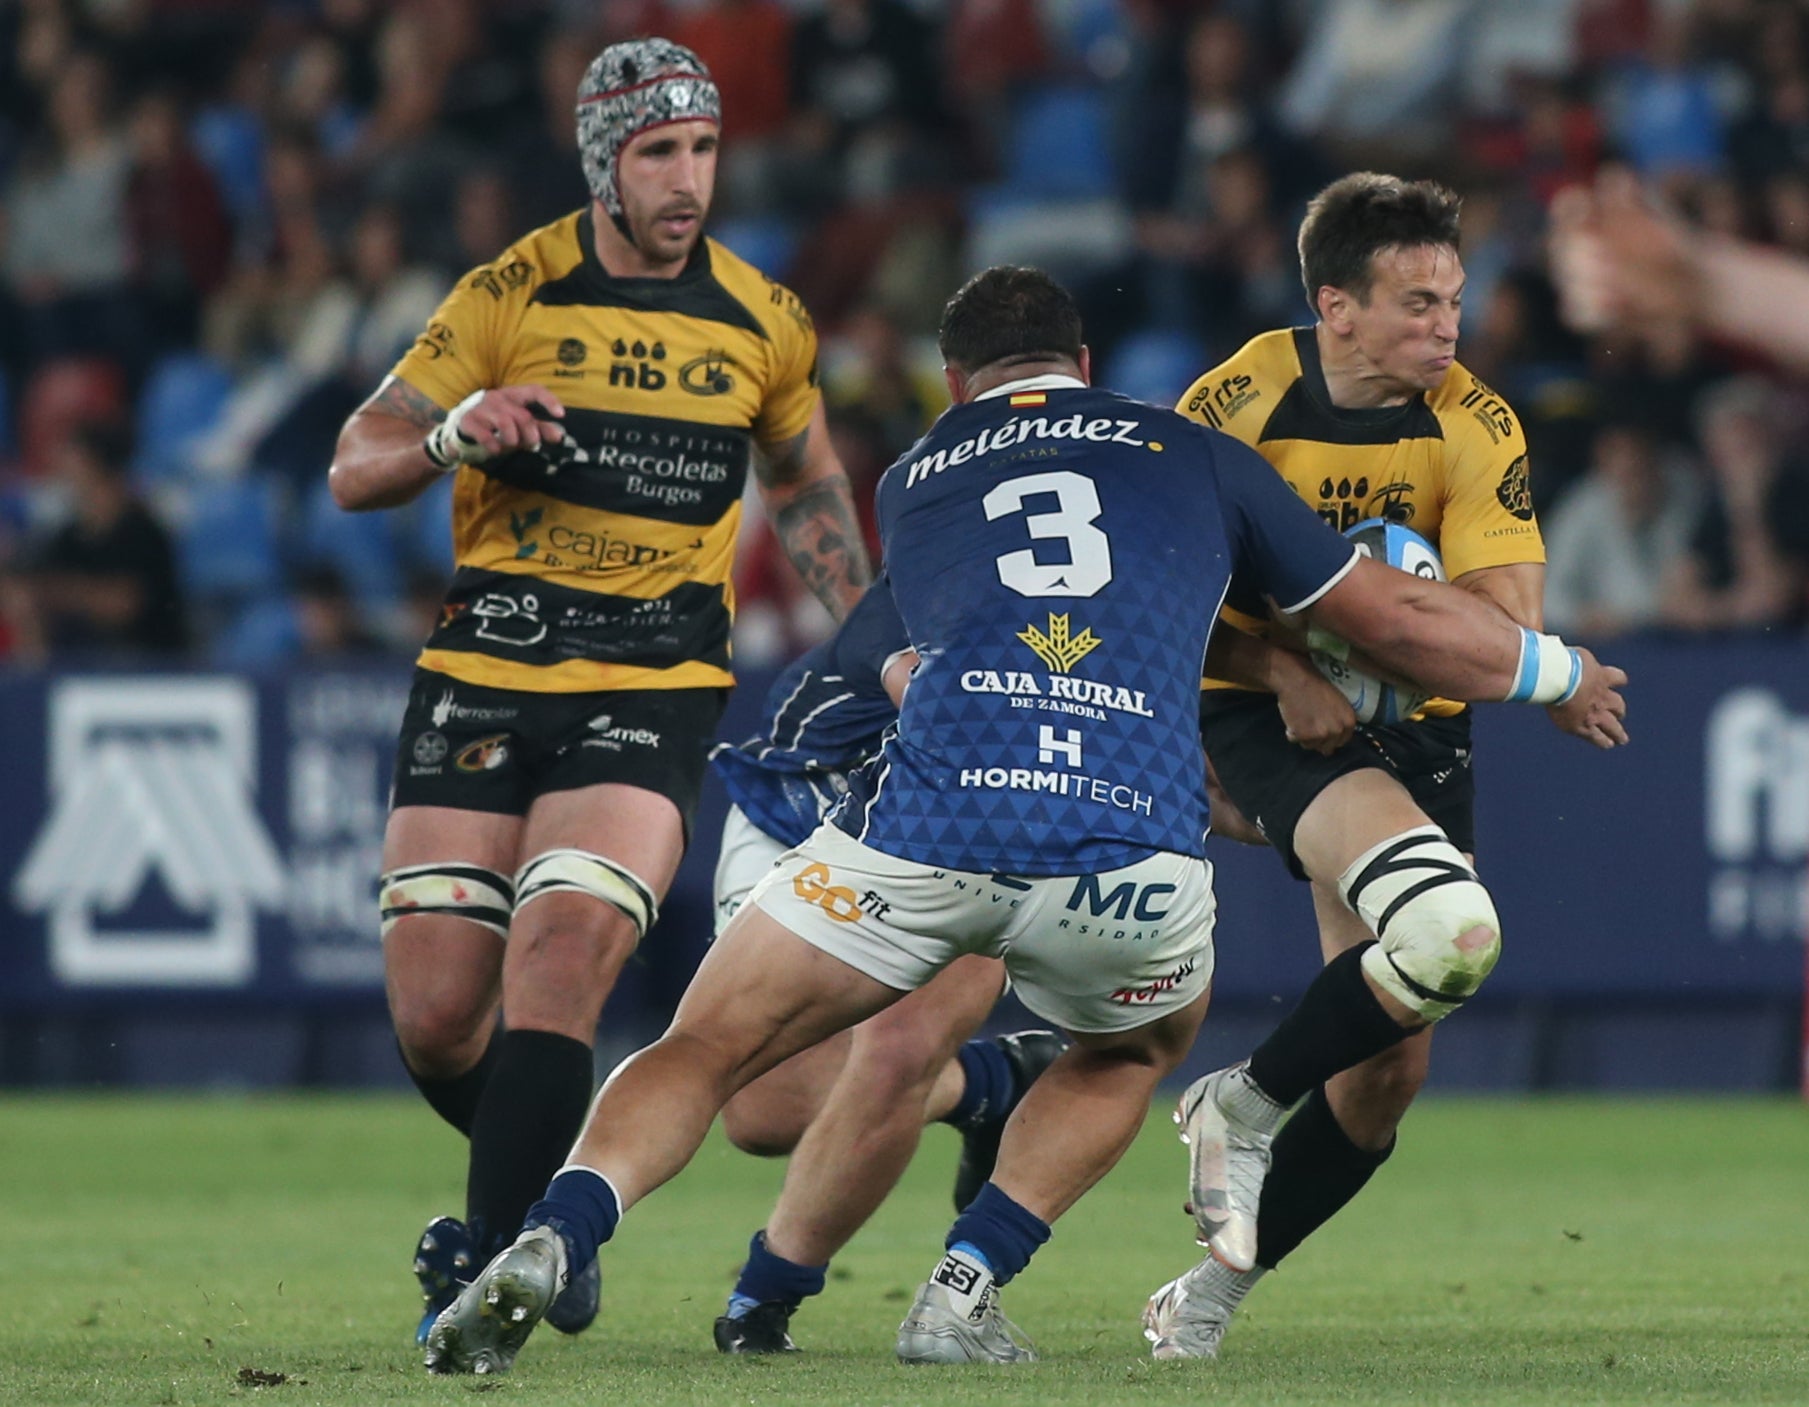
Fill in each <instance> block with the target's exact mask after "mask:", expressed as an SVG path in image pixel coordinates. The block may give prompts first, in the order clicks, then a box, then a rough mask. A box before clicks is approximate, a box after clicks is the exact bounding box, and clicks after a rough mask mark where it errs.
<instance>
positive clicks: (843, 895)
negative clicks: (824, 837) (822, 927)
mask: <svg viewBox="0 0 1809 1407" xmlns="http://www.w3.org/2000/svg"><path fill="white" fill-rule="evenodd" d="M791 892H792V893H793V894H796V895H797V896H798V897H799V898H800V899H802V900H803V901H804V902H805V903H806V904H815V905H816V906H817V907H818V908H819V909H821V910H822V911H823V912H824V913H826V914H828V915H829V917H830V918H832V919H834V920H835V921H836V922H837V923H853V922H854V921H855V920H856V919H858V918H860V917H861V903H860V899H859V897H858V896H857V895H856V894H855V892H854V891H853V890H852V889H850V888H849V887H848V886H847V885H845V884H831V883H830V882H829V866H827V865H824V864H821V863H816V864H809V865H806V866H805V867H804V868H803V869H801V870H800V871H798V873H797V876H796V877H795V878H794V879H793V880H792V882H791Z"/></svg>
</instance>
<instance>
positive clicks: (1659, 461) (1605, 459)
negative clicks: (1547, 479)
mask: <svg viewBox="0 0 1809 1407" xmlns="http://www.w3.org/2000/svg"><path fill="white" fill-rule="evenodd" d="M1678 459H1679V457H1678V456H1677V455H1675V454H1670V455H1664V454H1661V453H1660V452H1659V448H1658V446H1657V445H1656V444H1655V443H1654V442H1653V439H1652V436H1651V435H1650V434H1649V433H1648V432H1647V430H1646V428H1645V426H1644V425H1643V424H1642V423H1641V422H1640V421H1639V420H1638V419H1637V418H1633V417H1625V416H1621V417H1609V418H1606V419H1604V421H1603V422H1602V424H1601V425H1600V427H1599V429H1598V430H1597V432H1596V437H1595V444H1594V449H1593V452H1592V453H1591V455H1590V462H1589V468H1588V471H1587V473H1585V474H1584V476H1583V477H1582V478H1581V479H1580V480H1578V481H1577V483H1576V484H1575V485H1574V486H1572V487H1571V489H1570V490H1569V491H1568V492H1566V493H1565V494H1564V496H1563V497H1562V498H1561V499H1560V500H1559V502H1558V505H1557V507H1556V508H1554V509H1553V510H1552V511H1551V512H1550V513H1549V514H1547V515H1545V518H1544V528H1545V624H1546V628H1547V629H1550V630H1556V631H1559V632H1561V633H1563V634H1564V635H1566V636H1569V637H1571V638H1579V637H1580V638H1581V639H1584V640H1606V639H1609V638H1611V637H1613V636H1616V635H1622V634H1625V633H1627V632H1628V631H1635V630H1645V629H1648V628H1650V627H1652V626H1655V625H1658V624H1660V623H1662V620H1663V616H1664V601H1665V583H1666V582H1668V581H1670V580H1673V579H1674V578H1675V577H1676V576H1677V574H1678V572H1679V571H1680V570H1681V567H1682V563H1683V562H1684V559H1685V558H1686V557H1687V555H1688V553H1689V548H1690V541H1691V538H1692V536H1693V535H1694V533H1695V530H1696V523H1697V519H1698V517H1699V515H1700V512H1701V501H1702V493H1701V487H1700V484H1699V483H1698V481H1697V479H1696V478H1695V476H1694V475H1692V474H1691V473H1690V471H1689V468H1688V467H1687V466H1686V465H1685V464H1682V463H1679V462H1678Z"/></svg>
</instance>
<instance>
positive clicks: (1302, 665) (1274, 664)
mask: <svg viewBox="0 0 1809 1407" xmlns="http://www.w3.org/2000/svg"><path fill="white" fill-rule="evenodd" d="M1206 674H1207V676H1208V677H1209V678H1212V679H1223V680H1225V681H1227V682H1228V683H1232V684H1242V685H1243V686H1244V687H1245V688H1249V689H1262V690H1264V691H1265V692H1268V693H1272V694H1274V695H1275V700H1276V703H1277V704H1278V705H1279V706H1280V708H1281V720H1282V722H1283V724H1285V725H1286V727H1287V731H1288V739H1289V741H1291V742H1295V743H1298V744H1300V746H1301V747H1304V748H1309V749H1311V750H1312V751H1313V752H1320V753H1325V754H1327V755H1328V756H1329V755H1330V754H1331V753H1333V752H1336V751H1337V750H1338V749H1339V748H1341V747H1343V746H1344V744H1346V743H1347V742H1349V741H1350V737H1351V734H1352V733H1353V732H1354V731H1355V730H1356V726H1357V715H1356V714H1355V713H1353V712H1352V711H1351V706H1350V701H1349V700H1348V699H1346V698H1345V697H1344V695H1343V694H1341V693H1339V692H1338V689H1337V687H1336V686H1335V685H1333V684H1332V683H1331V681H1330V680H1328V679H1327V678H1326V677H1325V676H1324V675H1323V674H1321V673H1320V672H1319V671H1318V670H1317V669H1315V668H1314V667H1313V664H1312V661H1311V660H1309V659H1308V658H1307V657H1306V656H1305V655H1304V654H1302V653H1300V652H1299V651H1298V650H1292V649H1289V648H1288V647H1287V646H1286V645H1279V644H1277V643H1275V642H1274V641H1273V640H1264V639H1261V638H1260V637H1258V636H1255V635H1246V634H1245V633H1244V632H1243V631H1241V630H1232V629H1230V628H1228V627H1226V626H1224V625H1220V626H1219V627H1218V628H1217V629H1215V630H1214V631H1213V632H1212V642H1211V643H1210V644H1209V645H1208V646H1207V647H1206Z"/></svg>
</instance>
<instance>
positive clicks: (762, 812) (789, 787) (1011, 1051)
mask: <svg viewBox="0 0 1809 1407" xmlns="http://www.w3.org/2000/svg"><path fill="white" fill-rule="evenodd" d="M909 648H910V641H909V640H908V639H907V638H906V636H905V629H904V622H903V621H902V620H900V619H899V616H898V610H897V608H896V607H895V606H894V605H893V603H892V594H891V592H890V591H889V590H887V589H884V588H883V587H882V588H880V589H877V590H873V591H869V592H868V593H867V594H866V595H865V596H864V597H862V598H861V600H860V602H859V603H858V604H857V605H856V606H855V607H854V609H853V610H852V611H850V612H849V613H848V619H847V620H845V621H844V622H843V623H842V625H841V628H840V629H838V630H837V631H836V633H835V634H834V635H833V636H831V637H830V638H829V639H828V640H826V641H824V642H823V643H822V644H821V645H818V646H817V647H816V648H815V649H812V650H810V651H809V652H807V653H806V654H805V655H803V656H802V657H801V658H799V659H798V660H796V661H795V662H794V663H793V664H792V665H791V666H790V667H789V668H787V669H786V670H784V671H783V672H782V673H781V674H780V675H779V677H778V678H777V679H775V680H774V681H773V683H772V686H771V687H770V688H769V689H768V690H767V693H766V699H765V702H764V705H763V707H762V709H761V716H760V724H759V727H758V729H757V731H756V732H755V734H754V735H753V736H752V737H750V738H748V739H747V740H746V741H744V742H741V743H737V744H735V745H733V746H730V745H727V744H724V745H723V746H721V747H718V748H717V749H716V751H715V753H714V754H713V755H712V756H711V763H712V765H713V766H714V767H715V768H716V771H717V775H718V776H719V777H720V778H721V780H722V783H723V786H724V787H725V789H726V790H727V791H728V794H729V799H730V801H731V803H732V805H731V806H730V808H729V814H728V817H727V819H726V820H725V821H724V822H723V828H722V847H721V850H720V852H719V855H718V859H717V862H716V928H717V932H718V933H721V932H722V930H723V929H724V928H726V927H727V925H728V923H729V921H730V920H731V919H732V918H733V917H734V916H735V913H736V912H737V911H738V910H739V909H740V907H741V905H742V903H743V902H744V901H745V900H746V899H747V897H748V895H749V893H750V892H752V890H753V889H754V887H755V885H757V884H758V883H759V882H760V880H761V879H763V878H765V876H766V872H767V871H768V870H770V869H771V868H772V867H773V865H774V863H775V862H776V861H777V860H778V859H779V858H780V857H781V856H782V855H784V853H785V852H786V851H787V850H790V849H791V848H792V847H793V846H795V845H799V844H802V843H803V841H804V840H805V838H806V837H808V836H809V835H810V833H811V832H812V831H813V830H815V829H816V828H817V825H818V823H819V822H821V821H822V819H823V817H824V816H825V815H826V814H827V813H828V812H829V811H830V810H831V809H832V808H833V807H834V806H835V804H836V803H837V802H838V801H840V800H841V797H842V794H843V793H844V792H845V791H847V789H848V782H847V774H848V773H849V772H851V771H852V770H854V769H855V768H856V767H858V766H860V765H861V763H863V762H865V761H866V760H867V759H868V758H869V757H871V756H873V754H875V753H876V752H878V751H879V748H880V743H881V741H882V739H883V738H884V735H885V731H886V729H887V728H889V727H891V726H892V724H893V723H894V722H895V721H896V720H897V718H898V705H897V704H896V703H894V702H893V700H892V697H891V695H890V694H888V693H887V692H886V687H885V680H884V674H885V669H886V666H887V665H888V664H889V663H891V662H892V661H893V660H895V659H897V658H898V657H899V656H900V655H902V654H903V653H904V652H905V651H907V650H908V649H909ZM1004 980H1005V965H1004V964H1003V963H1002V962H1001V961H1000V960H999V959H997V958H992V957H984V956H981V955H980V954H977V953H975V954H969V955H967V956H965V957H961V958H957V959H956V960H955V961H954V962H952V963H950V964H949V965H948V967H946V968H944V969H943V970H942V971H941V972H939V973H938V974H937V975H936V976H935V977H934V978H933V979H932V980H931V981H930V982H929V984H928V985H927V986H925V987H923V988H922V989H921V990H919V991H916V992H913V993H911V995H910V996H908V997H906V998H905V999H904V1000H903V1001H901V1002H899V1003H898V1004H897V1005H896V1006H892V1007H888V1008H887V1009H886V1010H885V1011H882V1012H881V1013H879V1015H877V1016H874V1017H872V1018H871V1019H869V1020H867V1021H863V1022H862V1023H861V1024H860V1025H858V1026H856V1027H855V1028H854V1029H853V1030H852V1031H849V1032H843V1033H840V1034H838V1035H835V1036H831V1037H830V1038H829V1039H828V1040H826V1041H823V1042H821V1043H820V1044H818V1045H814V1046H812V1047H811V1048H810V1049H809V1050H805V1051H800V1052H799V1053H798V1054H796V1055H794V1056H792V1057H791V1058H790V1059H789V1060H786V1061H784V1062H783V1063H782V1064H780V1065H779V1066H778V1067H777V1068H775V1069H772V1070H769V1071H767V1073H766V1074H764V1075H762V1076H761V1077H760V1078H759V1079H757V1080H755V1081H754V1082H753V1083H752V1084H750V1085H747V1086H745V1087H744V1088H743V1089H741V1090H740V1091H739V1092H738V1093H737V1094H736V1095H735V1097H734V1098H733V1099H731V1100H730V1101H729V1102H728V1104H727V1105H726V1106H725V1107H724V1109H723V1111H722V1121H723V1128H724V1130H725V1132H727V1134H728V1136H729V1139H730V1141H731V1142H733V1143H734V1144H735V1146H736V1147H738V1148H741V1149H742V1150H744V1151H746V1152H749V1153H755V1154H761V1155H766V1156H772V1155H778V1154H785V1153H789V1154H791V1161H790V1163H789V1164H788V1165H787V1167H786V1170H785V1185H784V1187H783V1189H782V1190H781V1192H780V1194H779V1200H778V1203H777V1205H776V1206H774V1208H773V1212H772V1215H771V1216H770V1217H769V1218H768V1219H767V1223H766V1225H765V1227H764V1228H762V1229H761V1230H760V1231H758V1232H756V1233H755V1235H754V1237H753V1239H752V1241H751V1242H750V1243H749V1245H748V1255H747V1261H746V1263H745V1264H744V1265H743V1266H742V1269H741V1273H740V1276H739V1277H738V1278H737V1280H736V1282H735V1289H734V1292H733V1293H732V1294H731V1295H730V1296H729V1303H728V1306H727V1309H726V1311H725V1312H724V1313H723V1314H722V1315H720V1316H719V1317H718V1318H717V1320H716V1325H715V1338H716V1346H717V1348H719V1349H720V1350H722V1352H724V1353H784V1352H789V1351H791V1350H792V1349H794V1348H795V1347H796V1345H795V1344H793V1343H792V1341H791V1334H790V1324H791V1316H792V1314H793V1312H794V1311H795V1310H796V1309H797V1307H798V1305H799V1304H800V1303H802V1302H803V1300H805V1299H806V1298H808V1297H809V1296H811V1295H814V1294H818V1293H820V1292H821V1291H822V1289H823V1286H824V1284H825V1282H826V1280H827V1277H828V1271H829V1261H830V1258H831V1257H832V1256H834V1255H835V1254H836V1253H837V1252H839V1251H840V1250H841V1249H842V1247H843V1246H845V1245H847V1244H848V1241H849V1240H850V1238H852V1237H853V1235H854V1233H855V1232H856V1231H858V1230H859V1229H860V1228H861V1226H862V1225H863V1224H864V1223H865V1222H866V1220H867V1218H868V1217H870V1216H872V1215H873V1213H874V1211H875V1210H877V1209H878V1207H879V1204H880V1203H881V1202H883V1201H884V1200H885V1199H886V1197H887V1195H888V1194H889V1193H890V1192H891V1190H892V1188H893V1187H894V1186H896V1185H897V1183H898V1179H899V1177H900V1176H902V1175H903V1173H904V1170H905V1168H906V1167H907V1166H908V1165H909V1164H910V1161H911V1156H912V1154H913V1153H915V1152H916V1149H917V1143H918V1139H919V1137H920V1136H921V1134H922V1130H923V1126H924V1124H925V1123H930V1122H941V1123H946V1124H950V1125H952V1126H954V1127H955V1128H956V1129H958V1130H960V1132H961V1137H962V1150H961V1162H960V1167H959V1170H958V1172H957V1174H956V1178H955V1208H956V1210H957V1211H959V1210H962V1209H964V1208H965V1207H966V1206H967V1204H968V1203H969V1202H971V1201H972V1200H973V1199H974V1196H975V1195H976V1194H977V1193H978V1192H979V1190H980V1188H981V1187H982V1186H983V1185H984V1184H985V1182H986V1179H987V1178H988V1177H989V1176H990V1175H991V1173H992V1168H993V1162H994V1159H995V1158H996V1157H997V1155H998V1147H999V1136H1000V1135H1001V1134H1002V1133H1003V1132H1004V1128H1005V1121H1006V1120H1007V1119H1008V1118H1009V1117H1010V1116H1011V1112H1012V1110H1013V1109H1015V1108H1016V1107H1017V1104H1018V1101H1019V1100H1020V1099H1021V1098H1022V1097H1023V1094H1024V1091H1025V1090H1027V1089H1028V1088H1029V1087H1030V1085H1031V1083H1032V1082H1034V1081H1035V1079H1036V1077H1037V1076H1038V1075H1039V1074H1041V1073H1042V1072H1043V1071H1044V1070H1045V1069H1047V1068H1048V1066H1049V1062H1050V1061H1052V1060H1054V1059H1055V1057H1056V1056H1057V1055H1059V1054H1061V1052H1062V1050H1063V1048H1064V1046H1065V1045H1066V1042H1064V1041H1063V1040H1062V1038H1061V1037H1060V1036H1058V1035H1056V1034H1055V1032H1053V1031H1018V1032H1014V1033H1012V1034H1010V1035H1004V1036H999V1037H996V1038H994V1039H992V1040H971V1039H969V1037H971V1036H972V1035H973V1034H974V1032H975V1031H977V1030H978V1029H979V1028H980V1025H981V1023H982V1022H984V1021H985V1019H986V1017H987V1015H988V1013H990V1012H991V1010H992V1008H993V1006H994V1004H995V1003H996V1002H997V1000H998V997H999V994H1000V992H1001V990H1002V989H1003V986H1004Z"/></svg>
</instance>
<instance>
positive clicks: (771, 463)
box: [754, 430, 810, 489]
mask: <svg viewBox="0 0 1809 1407" xmlns="http://www.w3.org/2000/svg"><path fill="white" fill-rule="evenodd" d="M809 439H810V431H808V430H805V431H804V432H803V433H802V434H798V435H793V436H792V437H791V438H790V439H789V440H786V441H784V442H783V443H781V444H776V445H771V446H768V445H759V446H757V447H756V451H755V454H754V477H755V478H756V479H758V480H759V481H760V487H761V488H763V489H770V488H777V487H779V486H780V485H781V484H789V483H795V482H796V481H797V478H798V476H799V475H800V474H802V473H803V472H804V445H805V443H806V442H807V441H808V440H809Z"/></svg>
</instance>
